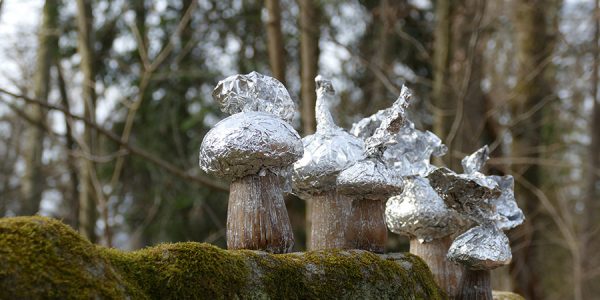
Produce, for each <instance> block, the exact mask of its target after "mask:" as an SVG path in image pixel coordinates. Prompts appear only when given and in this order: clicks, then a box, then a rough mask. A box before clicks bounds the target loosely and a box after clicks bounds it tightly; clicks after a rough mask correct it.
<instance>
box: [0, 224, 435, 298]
mask: <svg viewBox="0 0 600 300" xmlns="http://www.w3.org/2000/svg"><path fill="white" fill-rule="evenodd" d="M0 288H1V290H0V298H11V297H16V298H28V299H29V298H31V299H35V298H86V299H89V298H112V299H123V298H131V299H175V298H177V299H231V298H240V299H257V298H262V299H283V298H285V299H340V298H378V299H385V298H394V299H443V298H445V297H444V295H443V294H442V293H441V292H440V291H439V289H438V287H437V286H436V285H435V283H434V282H433V277H432V275H431V272H429V269H428V268H427V266H426V265H425V263H424V262H423V261H422V260H420V259H419V258H418V257H416V256H413V255H410V254H396V255H395V257H394V258H391V257H390V258H389V259H384V258H381V257H380V256H378V255H375V254H373V253H370V252H366V251H358V250H353V251H339V250H331V251H316V252H305V253H293V254H280V255H273V254H267V253H264V252H257V251H248V250H238V251H229V250H223V249H220V248H217V247H215V246H212V245H209V244H201V243H192V242H187V243H176V244H162V245H158V246H155V247H150V248H146V249H142V250H139V251H134V252H123V251H119V250H115V249H106V248H103V247H99V246H94V245H92V244H90V243H89V242H88V241H87V240H85V239H83V238H81V237H80V236H79V235H78V234H77V233H75V232H74V231H73V230H71V229H69V228H68V227H67V226H66V225H64V224H62V223H60V222H58V221H55V220H52V219H48V218H42V217H30V218H7V219H1V220H0ZM8 296H11V297H8Z"/></svg>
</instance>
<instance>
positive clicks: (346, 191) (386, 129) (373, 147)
mask: <svg viewBox="0 0 600 300" xmlns="http://www.w3.org/2000/svg"><path fill="white" fill-rule="evenodd" d="M410 98H411V93H410V91H409V90H408V88H406V87H403V88H402V91H401V93H400V97H398V100H396V102H394V104H393V105H392V107H390V108H388V109H386V110H385V111H383V112H382V117H381V120H382V121H381V123H380V124H379V126H378V127H377V128H376V129H375V130H374V132H373V134H372V135H371V136H369V137H368V138H366V139H365V154H366V158H364V159H362V160H359V161H357V162H356V163H355V164H353V165H352V166H350V167H348V168H347V169H345V170H344V171H342V172H341V173H340V174H339V176H338V178H337V186H338V192H339V193H340V194H342V195H346V196H348V197H351V198H353V199H354V200H353V203H352V218H351V221H350V224H351V228H350V229H349V230H348V235H347V240H348V242H349V243H350V247H351V248H355V249H363V250H368V251H372V252H377V253H383V252H384V250H385V243H386V241H387V228H386V225H385V215H384V211H385V201H386V200H387V199H388V198H389V197H390V196H392V195H397V194H399V193H400V192H402V187H403V180H402V176H401V175H400V174H398V173H397V172H394V170H393V169H392V168H390V166H388V164H386V163H385V162H384V160H383V153H384V152H385V150H386V148H387V147H388V146H390V145H393V144H394V143H395V140H394V139H393V136H394V135H395V134H396V133H398V131H399V130H400V129H401V128H402V126H403V123H404V121H405V115H404V114H405V112H404V110H405V108H406V106H407V105H408V103H409V101H410Z"/></svg>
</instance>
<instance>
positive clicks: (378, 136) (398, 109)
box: [365, 86, 412, 157]
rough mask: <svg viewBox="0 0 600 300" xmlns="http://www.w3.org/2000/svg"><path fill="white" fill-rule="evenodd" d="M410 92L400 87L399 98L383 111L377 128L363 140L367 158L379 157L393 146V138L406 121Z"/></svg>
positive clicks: (404, 87) (394, 141)
mask: <svg viewBox="0 0 600 300" xmlns="http://www.w3.org/2000/svg"><path fill="white" fill-rule="evenodd" d="M411 98H412V92H411V91H410V90H409V89H408V88H407V87H406V86H402V90H401V91H400V96H399V97H398V99H397V100H396V101H395V102H394V103H393V104H392V106H391V107H389V108H387V109H385V110H384V113H383V116H382V118H381V123H380V124H379V127H377V129H375V132H374V133H373V135H371V136H369V137H368V138H366V139H365V152H366V154H367V156H369V157H381V156H383V153H384V152H385V150H386V148H387V147H388V146H389V145H392V144H395V143H396V140H394V136H395V135H396V134H397V133H398V132H399V131H400V129H401V128H402V125H403V124H404V121H405V120H406V108H407V107H408V105H409V104H410V101H411Z"/></svg>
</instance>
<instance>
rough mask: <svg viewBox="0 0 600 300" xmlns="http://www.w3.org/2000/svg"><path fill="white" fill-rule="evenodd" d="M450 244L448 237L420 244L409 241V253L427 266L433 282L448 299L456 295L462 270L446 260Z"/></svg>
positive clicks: (459, 266)
mask: <svg viewBox="0 0 600 300" xmlns="http://www.w3.org/2000/svg"><path fill="white" fill-rule="evenodd" d="M451 244H452V238H451V237H450V236H447V237H444V238H441V239H436V240H433V241H431V242H429V243H421V242H419V241H418V240H417V239H411V240H410V253H412V254H414V255H417V256H419V257H421V258H422V259H423V261H425V263H426V264H427V265H428V266H429V269H430V270H431V273H432V274H433V278H434V280H435V282H436V283H437V284H438V285H439V286H440V288H441V289H442V290H443V291H444V292H446V294H447V295H448V297H449V298H450V299H454V297H456V296H457V294H458V289H459V284H460V280H461V277H462V273H463V270H464V268H463V267H462V266H461V265H458V264H455V263H453V262H450V261H448V260H447V259H446V254H448V249H450V245H451Z"/></svg>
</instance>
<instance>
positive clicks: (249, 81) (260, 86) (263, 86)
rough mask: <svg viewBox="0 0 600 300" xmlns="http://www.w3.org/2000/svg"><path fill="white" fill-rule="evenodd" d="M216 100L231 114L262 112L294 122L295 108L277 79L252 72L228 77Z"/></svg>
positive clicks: (215, 95) (214, 96)
mask: <svg viewBox="0 0 600 300" xmlns="http://www.w3.org/2000/svg"><path fill="white" fill-rule="evenodd" d="M212 95H213V98H214V99H215V101H216V102H217V103H218V104H219V108H220V109H221V111H223V112H225V113H228V114H231V115H233V114H236V113H240V112H249V111H262V112H267V113H271V114H273V115H275V116H277V117H279V118H281V119H283V120H285V121H287V122H291V121H292V118H293V117H294V112H295V111H296V104H295V103H294V101H293V100H292V98H291V97H290V94H289V92H288V91H287V89H286V88H285V86H284V85H283V84H282V83H281V82H279V81H278V80H277V79H275V78H272V77H269V76H265V75H262V74H260V73H257V72H251V73H249V74H246V75H242V74H237V75H233V76H229V77H227V78H225V79H223V80H221V81H219V83H218V84H217V87H215V89H214V90H213V94H212Z"/></svg>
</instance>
